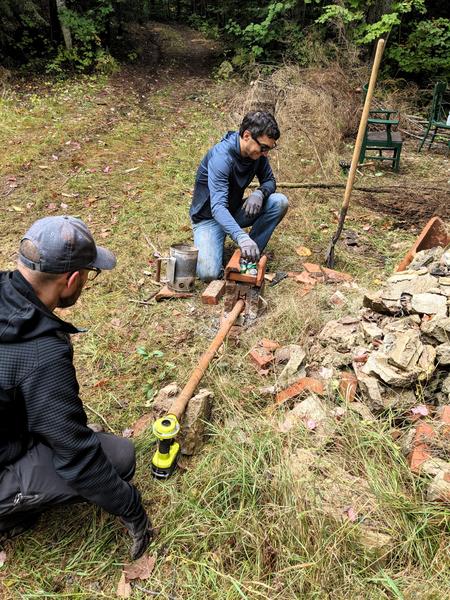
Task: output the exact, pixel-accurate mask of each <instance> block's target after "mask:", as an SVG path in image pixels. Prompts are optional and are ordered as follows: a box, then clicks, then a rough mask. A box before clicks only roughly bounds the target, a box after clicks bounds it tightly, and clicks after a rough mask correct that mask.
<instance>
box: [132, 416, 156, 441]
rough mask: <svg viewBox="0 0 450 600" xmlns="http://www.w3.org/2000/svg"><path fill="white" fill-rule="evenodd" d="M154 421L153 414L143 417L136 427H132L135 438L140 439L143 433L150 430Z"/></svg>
mask: <svg viewBox="0 0 450 600" xmlns="http://www.w3.org/2000/svg"><path fill="white" fill-rule="evenodd" d="M152 421H153V414H152V413H145V415H142V417H139V419H138V420H137V421H136V423H135V424H134V425H132V430H133V437H138V436H139V435H141V433H143V432H144V431H145V430H146V429H148V427H149V425H150V423H151V422H152Z"/></svg>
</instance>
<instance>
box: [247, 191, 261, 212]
mask: <svg viewBox="0 0 450 600" xmlns="http://www.w3.org/2000/svg"><path fill="white" fill-rule="evenodd" d="M263 201H264V195H263V193H262V191H261V190H255V191H254V192H252V193H251V194H250V196H249V197H248V198H247V200H246V201H245V202H244V205H243V209H244V212H245V214H246V215H247V217H256V215H259V213H260V212H261V208H262V205H263Z"/></svg>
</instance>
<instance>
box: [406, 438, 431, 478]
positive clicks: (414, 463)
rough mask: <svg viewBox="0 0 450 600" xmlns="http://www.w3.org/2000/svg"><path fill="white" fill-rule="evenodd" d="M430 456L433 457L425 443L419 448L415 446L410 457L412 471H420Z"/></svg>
mask: <svg viewBox="0 0 450 600" xmlns="http://www.w3.org/2000/svg"><path fill="white" fill-rule="evenodd" d="M429 458H431V454H430V453H429V452H428V451H427V447H426V446H425V444H421V445H420V446H418V447H417V448H414V450H413V451H412V452H411V453H410V455H409V457H408V462H409V466H410V468H411V471H413V472H414V473H418V472H419V471H420V467H421V466H422V464H423V463H424V462H425V461H426V460H428V459H429Z"/></svg>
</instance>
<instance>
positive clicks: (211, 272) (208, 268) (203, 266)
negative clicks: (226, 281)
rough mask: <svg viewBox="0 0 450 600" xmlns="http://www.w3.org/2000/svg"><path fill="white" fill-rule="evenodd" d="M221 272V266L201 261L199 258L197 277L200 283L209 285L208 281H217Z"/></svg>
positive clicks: (213, 262) (209, 261)
mask: <svg viewBox="0 0 450 600" xmlns="http://www.w3.org/2000/svg"><path fill="white" fill-rule="evenodd" d="M221 271H222V265H221V264H215V261H211V260H202V257H201V256H199V258H198V262H197V277H198V278H199V279H200V280H201V281H204V282H205V283H209V282H210V281H214V280H215V279H219V277H220V274H221Z"/></svg>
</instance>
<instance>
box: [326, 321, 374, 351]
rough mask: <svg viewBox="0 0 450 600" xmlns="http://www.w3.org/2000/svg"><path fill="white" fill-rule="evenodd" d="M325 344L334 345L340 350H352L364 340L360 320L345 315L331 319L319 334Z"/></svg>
mask: <svg viewBox="0 0 450 600" xmlns="http://www.w3.org/2000/svg"><path fill="white" fill-rule="evenodd" d="M318 339H319V341H320V343H321V344H322V345H323V346H327V347H328V346H330V345H331V346H332V347H333V348H335V349H336V350H338V351H339V352H350V351H351V349H352V348H354V347H355V346H358V345H360V344H361V343H362V342H363V338H362V334H361V332H360V329H359V320H358V319H355V318H353V317H351V318H349V317H343V318H342V319H339V320H338V321H334V320H333V321H329V322H328V323H326V325H325V326H324V327H323V329H322V331H321V332H320V333H319V335H318Z"/></svg>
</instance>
